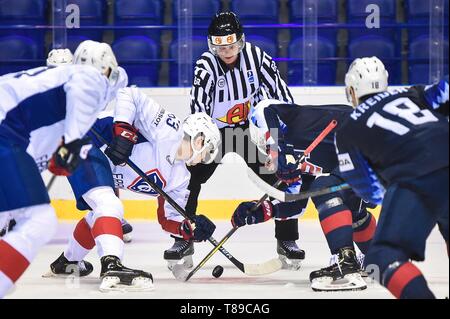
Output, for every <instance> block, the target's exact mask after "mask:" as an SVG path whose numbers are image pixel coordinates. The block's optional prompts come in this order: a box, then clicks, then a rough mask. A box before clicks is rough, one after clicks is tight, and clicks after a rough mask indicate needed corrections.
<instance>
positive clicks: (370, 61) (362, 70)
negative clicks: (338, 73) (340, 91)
mask: <svg viewBox="0 0 450 319" xmlns="http://www.w3.org/2000/svg"><path fill="white" fill-rule="evenodd" d="M388 77H389V73H388V71H386V69H385V67H384V64H383V62H381V61H380V59H378V58H377V57H375V56H373V57H371V58H358V59H356V60H355V61H353V63H352V64H351V65H350V68H349V69H348V72H347V74H346V75H345V86H346V93H347V99H348V101H349V102H350V103H351V102H352V99H351V95H350V91H349V90H350V88H351V87H352V88H353V89H354V91H355V94H356V97H357V98H358V99H359V98H361V97H363V96H365V95H369V94H375V93H380V92H385V91H387V89H388Z"/></svg>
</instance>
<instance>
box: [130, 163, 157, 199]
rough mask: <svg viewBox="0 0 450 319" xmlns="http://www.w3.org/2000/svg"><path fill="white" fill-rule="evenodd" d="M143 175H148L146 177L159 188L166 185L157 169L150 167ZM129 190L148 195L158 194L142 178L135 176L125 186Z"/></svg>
mask: <svg viewBox="0 0 450 319" xmlns="http://www.w3.org/2000/svg"><path fill="white" fill-rule="evenodd" d="M145 175H147V176H148V178H149V179H150V180H151V181H152V182H154V183H155V184H156V185H157V186H159V187H160V188H164V187H165V186H166V181H165V180H164V178H163V177H162V174H161V173H160V172H159V170H158V169H156V168H155V169H152V170H150V171H148V172H146V173H145ZM127 188H128V189H129V190H131V191H133V192H136V193H143V194H147V195H150V196H158V195H159V194H158V193H157V192H156V191H155V190H154V189H153V188H152V187H151V186H150V185H149V184H147V182H146V181H144V180H143V179H142V177H140V176H139V177H138V178H136V179H135V180H134V181H133V182H132V183H131V185H129V186H128V187H127Z"/></svg>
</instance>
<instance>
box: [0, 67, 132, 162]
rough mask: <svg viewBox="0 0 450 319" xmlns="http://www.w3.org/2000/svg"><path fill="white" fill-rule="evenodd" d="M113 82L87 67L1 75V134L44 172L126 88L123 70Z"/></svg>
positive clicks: (40, 68)
mask: <svg viewBox="0 0 450 319" xmlns="http://www.w3.org/2000/svg"><path fill="white" fill-rule="evenodd" d="M119 71H120V77H119V81H118V82H117V83H116V84H115V85H114V86H112V85H111V84H110V83H109V81H108V79H107V78H106V77H105V76H103V75H102V74H101V73H100V72H99V71H98V70H97V69H95V68H94V67H92V66H86V65H68V66H60V67H56V68H52V67H50V68H49V67H39V68H35V69H31V70H26V71H22V72H18V73H11V74H7V75H5V76H3V77H0V136H2V137H5V138H7V139H8V140H9V141H10V142H11V143H13V144H17V145H20V146H22V147H24V148H26V149H27V152H28V153H29V154H30V155H31V156H32V157H33V158H34V159H35V160H36V161H37V162H38V166H39V167H40V169H41V170H44V169H45V168H46V161H47V160H48V159H49V157H50V156H51V154H52V153H53V152H54V151H55V150H56V148H57V146H58V145H59V144H60V143H61V138H62V137H63V136H64V140H65V142H66V143H70V142H72V141H74V140H76V139H78V138H82V137H83V136H84V135H85V134H86V133H87V131H88V130H89V128H90V127H91V126H92V125H93V124H94V122H95V120H96V118H97V116H98V114H99V112H100V111H102V110H103V109H104V108H105V107H106V105H107V104H108V102H109V101H110V100H111V99H113V98H114V97H115V96H116V94H117V90H118V89H119V88H122V87H124V86H126V84H127V76H126V72H125V70H123V69H121V68H120V69H119Z"/></svg>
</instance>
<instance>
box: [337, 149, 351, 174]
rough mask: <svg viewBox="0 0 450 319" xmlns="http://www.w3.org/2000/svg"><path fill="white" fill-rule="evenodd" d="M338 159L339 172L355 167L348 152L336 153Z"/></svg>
mask: <svg viewBox="0 0 450 319" xmlns="http://www.w3.org/2000/svg"><path fill="white" fill-rule="evenodd" d="M338 160H339V170H340V171H341V172H348V171H351V170H354V169H355V166H354V165H353V162H352V159H351V158H350V154H348V153H344V154H339V155H338Z"/></svg>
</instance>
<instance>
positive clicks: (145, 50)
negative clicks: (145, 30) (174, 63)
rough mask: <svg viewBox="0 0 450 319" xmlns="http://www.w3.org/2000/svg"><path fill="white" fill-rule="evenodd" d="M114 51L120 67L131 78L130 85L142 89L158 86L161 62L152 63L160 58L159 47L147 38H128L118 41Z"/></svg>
mask: <svg viewBox="0 0 450 319" xmlns="http://www.w3.org/2000/svg"><path fill="white" fill-rule="evenodd" d="M112 49H113V51H114V53H115V54H116V57H117V60H118V62H119V65H120V66H121V67H123V68H124V69H125V70H126V71H127V73H128V77H129V84H130V85H137V86H140V87H150V86H156V85H157V84H158V73H159V65H160V63H159V62H156V61H152V60H154V59H157V58H158V57H159V45H158V44H157V43H156V42H155V41H153V40H152V39H151V38H149V37H146V36H128V37H122V38H120V39H118V40H116V41H115V42H114V43H113V45H112Z"/></svg>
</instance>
